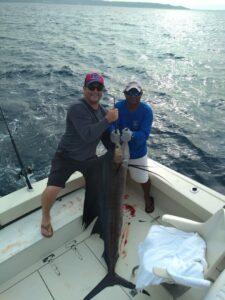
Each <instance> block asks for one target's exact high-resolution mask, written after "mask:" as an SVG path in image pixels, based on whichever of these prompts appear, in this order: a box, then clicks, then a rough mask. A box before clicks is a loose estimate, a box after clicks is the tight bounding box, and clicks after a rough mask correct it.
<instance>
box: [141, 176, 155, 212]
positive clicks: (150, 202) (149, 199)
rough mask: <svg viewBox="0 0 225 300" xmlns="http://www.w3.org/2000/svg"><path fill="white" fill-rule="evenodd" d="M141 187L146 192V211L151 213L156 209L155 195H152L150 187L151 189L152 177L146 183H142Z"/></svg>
mask: <svg viewBox="0 0 225 300" xmlns="http://www.w3.org/2000/svg"><path fill="white" fill-rule="evenodd" d="M141 187H142V189H143V192H144V199H145V211H146V212H147V213H151V212H153V211H154V199H153V197H150V189H151V182H150V179H149V180H148V181H147V182H145V183H141Z"/></svg>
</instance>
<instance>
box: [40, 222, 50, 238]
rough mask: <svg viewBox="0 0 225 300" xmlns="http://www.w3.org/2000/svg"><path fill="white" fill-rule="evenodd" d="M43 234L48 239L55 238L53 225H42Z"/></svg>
mask: <svg viewBox="0 0 225 300" xmlns="http://www.w3.org/2000/svg"><path fill="white" fill-rule="evenodd" d="M46 232H47V234H46ZM41 234H42V235H43V236H44V237H46V238H50V237H52V236H53V228H52V225H51V224H50V223H49V224H48V225H41Z"/></svg>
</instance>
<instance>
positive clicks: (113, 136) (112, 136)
mask: <svg viewBox="0 0 225 300" xmlns="http://www.w3.org/2000/svg"><path fill="white" fill-rule="evenodd" d="M110 139H111V142H112V143H114V144H119V143H120V132H119V130H113V131H112V132H111V134H110Z"/></svg>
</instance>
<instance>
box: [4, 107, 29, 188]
mask: <svg viewBox="0 0 225 300" xmlns="http://www.w3.org/2000/svg"><path fill="white" fill-rule="evenodd" d="M0 112H1V115H2V119H3V122H4V123H5V126H6V128H7V131H8V134H9V136H10V139H11V142H12V145H13V148H14V151H15V153H16V157H17V159H18V162H19V165H20V167H21V173H22V175H23V176H24V177H25V180H26V184H27V187H28V190H32V189H33V188H32V186H31V183H30V180H29V178H28V176H27V172H26V169H25V167H24V164H23V162H22V159H21V157H20V154H19V151H18V149H17V147H16V143H15V141H14V139H13V136H12V134H11V131H10V129H9V126H8V123H7V121H6V118H5V116H4V113H3V110H2V108H1V106H0Z"/></svg>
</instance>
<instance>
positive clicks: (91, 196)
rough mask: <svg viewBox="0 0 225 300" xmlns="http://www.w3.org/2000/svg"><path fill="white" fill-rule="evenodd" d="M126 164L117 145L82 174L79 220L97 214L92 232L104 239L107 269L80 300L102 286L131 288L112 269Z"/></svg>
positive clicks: (118, 229)
mask: <svg viewBox="0 0 225 300" xmlns="http://www.w3.org/2000/svg"><path fill="white" fill-rule="evenodd" d="M126 174H127V165H126V164H124V163H123V155H122V148H121V146H120V145H117V146H116V147H115V148H113V149H109V150H108V152H107V153H106V154H105V155H103V156H102V157H99V158H98V161H97V163H96V164H94V165H93V166H92V167H91V168H90V169H89V171H88V174H86V177H85V180H86V191H85V202H84V213H83V223H84V224H85V225H86V226H88V225H89V224H90V223H91V222H92V220H93V219H94V218H95V217H96V216H97V217H98V220H97V222H96V224H95V227H94V230H93V231H94V232H96V233H99V234H100V237H101V238H102V239H103V241H104V253H103V258H104V260H105V262H106V265H107V269H108V272H107V274H106V276H105V277H104V278H103V279H102V280H101V281H100V282H99V283H98V284H97V286H96V287H95V288H94V289H93V290H92V291H91V292H90V293H89V294H88V295H87V296H86V297H85V298H84V299H83V300H90V299H92V298H93V297H94V296H95V295H97V294H98V293H99V292H101V291H102V290H103V289H104V288H106V287H108V286H113V285H121V286H124V287H126V288H129V289H132V290H135V285H134V284H133V283H132V282H129V281H127V280H126V279H124V278H122V277H120V276H119V275H117V274H116V272H115V265H116V262H117V259H118V257H119V251H118V249H119V239H120V235H121V228H122V197H123V193H124V188H125V181H126Z"/></svg>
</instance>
